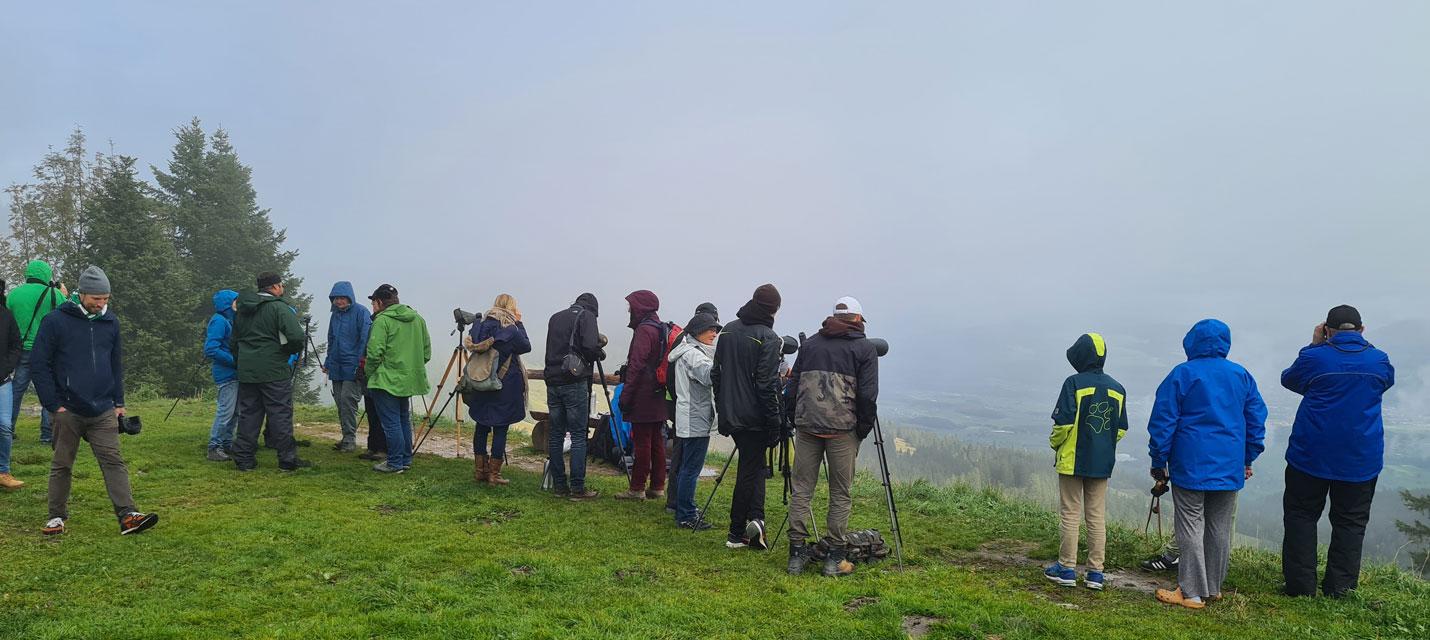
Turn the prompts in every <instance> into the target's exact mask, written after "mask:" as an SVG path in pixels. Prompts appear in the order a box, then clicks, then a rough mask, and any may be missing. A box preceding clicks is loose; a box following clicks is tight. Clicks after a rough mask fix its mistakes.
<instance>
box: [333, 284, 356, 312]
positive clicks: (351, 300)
mask: <svg viewBox="0 0 1430 640" xmlns="http://www.w3.org/2000/svg"><path fill="white" fill-rule="evenodd" d="M334 298H347V299H348V308H347V309H343V310H342V311H347V310H351V309H352V308H353V307H354V306H356V305H357V303H358V300H357V294H355V293H353V283H351V282H348V281H347V280H340V281H338V282H336V283H334V284H333V290H332V291H331V292H329V293H328V302H332V301H333V299H334ZM332 310H333V311H339V309H338V305H337V304H333V305H332Z"/></svg>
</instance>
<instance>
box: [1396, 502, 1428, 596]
mask: <svg viewBox="0 0 1430 640" xmlns="http://www.w3.org/2000/svg"><path fill="white" fill-rule="evenodd" d="M1400 499H1401V500H1404V501H1405V506H1407V507H1410V510H1411V511H1418V512H1420V513H1423V514H1425V515H1427V516H1430V493H1427V494H1425V495H1423V496H1417V495H1415V494H1413V493H1410V492H1409V491H1401V492H1400ZM1395 527H1396V528H1397V529H1400V531H1401V532H1402V533H1404V534H1405V537H1406V539H1408V540H1409V541H1410V542H1411V544H1416V545H1420V549H1419V550H1416V551H1411V552H1410V558H1411V564H1412V565H1413V566H1414V567H1415V568H1416V569H1417V570H1419V571H1420V575H1423V576H1425V577H1430V525H1427V524H1425V523H1424V522H1421V521H1419V520H1416V521H1414V522H1402V521H1400V520H1396V521H1395Z"/></svg>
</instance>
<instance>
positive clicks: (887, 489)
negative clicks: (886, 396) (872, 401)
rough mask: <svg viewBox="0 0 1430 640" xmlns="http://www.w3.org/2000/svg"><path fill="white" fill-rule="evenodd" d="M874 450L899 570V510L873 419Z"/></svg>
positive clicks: (880, 432)
mask: <svg viewBox="0 0 1430 640" xmlns="http://www.w3.org/2000/svg"><path fill="white" fill-rule="evenodd" d="M874 449H875V450H876V451H878V452H879V474H880V475H881V476H882V477H881V480H883V482H884V498H885V499H886V500H887V501H888V502H889V527H890V528H892V529H893V530H894V553H895V554H897V556H896V557H897V558H898V560H899V569H903V568H904V534H903V533H901V532H900V531H899V508H898V507H897V506H895V505H894V486H893V484H892V483H891V482H890V480H889V457H888V455H886V454H885V453H884V429H883V428H882V427H881V426H880V425H879V419H878V418H875V419H874Z"/></svg>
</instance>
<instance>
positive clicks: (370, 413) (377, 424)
mask: <svg viewBox="0 0 1430 640" xmlns="http://www.w3.org/2000/svg"><path fill="white" fill-rule="evenodd" d="M362 406H363V411H364V412H365V414H366V415H367V450H368V451H371V452H373V453H387V434H385V433H383V432H382V418H381V417H379V416H378V415H377V405H374V404H373V402H372V396H370V395H368V394H367V393H366V392H364V393H363V394H362Z"/></svg>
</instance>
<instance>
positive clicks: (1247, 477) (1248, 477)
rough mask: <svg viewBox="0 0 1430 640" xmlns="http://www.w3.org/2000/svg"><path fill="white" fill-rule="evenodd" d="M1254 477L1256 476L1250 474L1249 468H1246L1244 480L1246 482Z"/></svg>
mask: <svg viewBox="0 0 1430 640" xmlns="http://www.w3.org/2000/svg"><path fill="white" fill-rule="evenodd" d="M1254 475H1256V474H1255V473H1252V472H1251V467H1247V468H1246V479H1247V480H1250V479H1251V476H1254Z"/></svg>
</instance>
